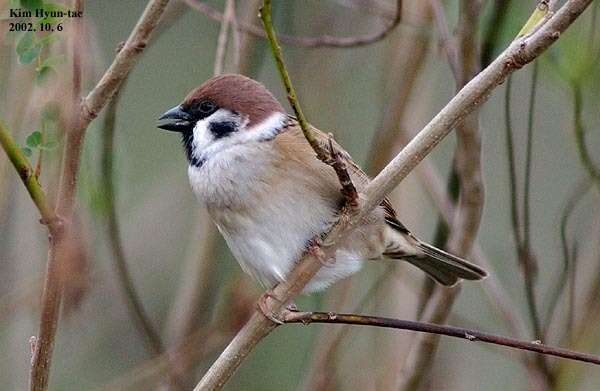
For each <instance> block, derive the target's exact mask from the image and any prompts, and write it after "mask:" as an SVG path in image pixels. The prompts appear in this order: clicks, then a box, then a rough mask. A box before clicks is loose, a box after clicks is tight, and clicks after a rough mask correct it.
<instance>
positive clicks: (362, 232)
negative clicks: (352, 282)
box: [158, 75, 486, 293]
mask: <svg viewBox="0 0 600 391" xmlns="http://www.w3.org/2000/svg"><path fill="white" fill-rule="evenodd" d="M159 120H160V121H162V122H161V123H160V124H159V125H158V127H159V128H162V129H166V130H171V131H176V132H180V133H181V135H182V138H183V145H184V148H185V152H186V155H187V159H188V161H189V167H188V176H189V180H190V184H191V186H192V189H193V191H194V193H195V194H196V196H197V198H198V199H199V200H200V201H201V202H202V203H203V204H204V205H206V207H207V209H208V212H209V214H210V216H211V217H212V219H213V220H214V222H215V224H216V225H217V227H218V229H219V231H220V232H221V234H222V235H223V237H224V238H225V241H226V242H227V244H228V246H229V248H230V250H231V252H232V253H233V255H234V256H235V258H236V259H237V260H238V262H239V263H240V265H241V267H242V269H244V271H245V272H247V273H249V274H251V275H252V276H254V277H255V278H256V279H258V280H259V281H260V282H261V283H262V284H264V285H265V286H266V287H269V288H270V287H272V286H273V285H275V284H276V283H278V282H281V281H283V280H285V278H286V276H287V275H288V273H289V272H290V271H291V269H292V268H293V266H294V263H295V262H296V261H297V260H298V259H300V257H301V255H302V253H303V252H304V251H305V250H306V249H307V246H308V244H309V242H310V240H311V239H312V238H314V237H316V236H318V235H320V234H322V233H323V232H325V231H326V230H327V229H328V228H329V227H330V226H331V224H333V223H334V222H335V220H336V213H337V211H338V208H339V207H340V205H341V203H342V201H343V198H342V195H341V193H340V184H339V181H338V179H337V176H336V175H335V173H334V171H333V169H332V168H331V167H329V166H327V165H325V164H324V163H322V162H321V161H320V160H318V159H317V158H316V156H315V153H314V151H313V150H312V148H311V147H310V145H309V144H308V142H307V141H306V139H305V138H304V136H303V134H302V131H301V129H300V126H299V125H298V122H297V121H296V119H295V118H294V117H292V116H289V115H288V114H287V113H286V112H285V110H284V109H283V107H282V106H281V104H280V103H279V102H278V101H277V100H276V99H275V98H274V97H273V95H272V94H271V93H270V92H269V91H268V90H267V89H266V88H265V87H264V86H263V85H262V84H260V83H258V82H256V81H254V80H252V79H249V78H247V77H244V76H241V75H221V76H216V77H213V78H212V79H210V80H208V81H206V82H205V83H204V84H202V85H201V86H200V87H198V88H196V89H195V90H193V91H192V92H191V93H190V94H189V95H188V96H187V97H186V98H185V100H184V101H183V103H181V104H180V105H178V106H176V107H174V108H172V109H171V110H169V111H167V112H166V113H164V114H163V115H162V116H161V117H160V118H159ZM312 131H313V132H314V134H315V135H316V137H317V138H318V139H319V140H320V141H321V142H322V143H323V145H326V143H327V140H328V138H327V136H326V135H325V134H324V133H323V132H321V131H319V130H318V129H316V128H312ZM337 148H338V149H339V151H340V153H341V154H342V156H343V158H344V159H345V160H346V162H347V166H348V171H349V173H350V176H351V178H352V180H353V182H354V184H355V186H356V188H357V190H358V191H360V190H361V189H363V188H364V187H365V185H366V184H367V183H368V182H369V178H368V177H367V175H366V174H365V173H364V172H363V171H362V170H361V169H360V168H359V167H358V166H357V165H356V164H355V163H354V162H353V161H352V158H351V157H350V155H349V154H348V153H346V152H345V151H344V150H342V149H341V148H340V147H339V146H337ZM382 257H385V258H392V259H402V260H405V261H407V262H409V263H411V264H413V265H415V266H417V267H418V268H420V269H421V270H423V271H424V272H425V273H427V274H428V275H429V276H430V277H432V278H433V279H434V280H435V281H437V282H439V283H441V284H443V285H454V284H456V283H457V282H458V280H459V279H467V280H479V279H482V278H484V277H485V276H486V272H485V271H484V270H482V269H481V268H479V267H478V266H475V265H473V264H471V263H469V262H467V261H465V260H463V259H460V258H458V257H456V256H454V255H451V254H448V253H446V252H444V251H442V250H439V249H437V248H435V247H433V246H431V245H429V244H427V243H424V242H422V241H420V240H419V239H417V238H416V237H415V236H414V235H413V234H412V233H410V231H408V229H406V227H404V225H403V224H402V223H401V222H400V221H398V219H397V218H396V215H395V212H394V209H393V208H392V206H391V204H390V203H389V201H388V200H385V201H384V202H383V203H382V204H381V206H380V207H378V208H377V209H376V210H374V211H373V212H372V213H371V214H370V215H369V216H368V217H367V218H365V219H364V220H363V221H362V222H361V224H360V227H358V228H357V229H356V230H354V231H353V232H352V233H351V234H350V235H349V236H348V237H346V238H345V239H344V240H343V241H342V242H341V243H340V245H339V249H338V250H337V252H336V257H335V261H334V262H331V263H328V264H326V265H324V266H323V267H322V268H321V270H320V271H319V272H318V273H317V274H316V276H315V277H314V278H313V279H312V280H311V281H310V282H309V283H308V285H306V287H305V289H304V292H305V293H307V292H314V291H319V290H322V289H324V288H326V287H327V286H329V285H331V284H332V283H334V282H336V281H338V280H340V279H342V278H344V277H347V276H349V275H351V274H353V273H355V272H357V271H358V270H359V269H360V267H361V265H362V263H363V261H364V260H374V259H381V258H382Z"/></svg>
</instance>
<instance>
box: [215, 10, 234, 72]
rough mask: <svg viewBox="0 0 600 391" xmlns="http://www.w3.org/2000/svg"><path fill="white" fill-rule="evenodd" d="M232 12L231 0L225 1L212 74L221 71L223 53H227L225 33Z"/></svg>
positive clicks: (223, 61)
mask: <svg viewBox="0 0 600 391" xmlns="http://www.w3.org/2000/svg"><path fill="white" fill-rule="evenodd" d="M233 13H234V10H233V0H227V2H226V3H225V14H224V15H223V21H222V22H221V28H220V30H219V37H218V38H217V51H216V53H215V66H214V68H213V69H214V70H213V75H214V76H216V75H220V74H221V73H223V65H224V64H225V55H226V54H227V40H228V34H227V33H228V32H229V25H230V24H231V21H232V17H233Z"/></svg>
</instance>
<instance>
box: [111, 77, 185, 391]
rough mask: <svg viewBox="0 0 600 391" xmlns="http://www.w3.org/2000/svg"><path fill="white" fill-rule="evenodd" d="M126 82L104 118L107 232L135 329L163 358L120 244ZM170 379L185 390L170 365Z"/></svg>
mask: <svg viewBox="0 0 600 391" xmlns="http://www.w3.org/2000/svg"><path fill="white" fill-rule="evenodd" d="M125 84H126V81H124V82H123V84H122V87H121V89H119V91H117V93H115V95H114V96H113V98H112V100H111V101H110V103H109V104H108V107H107V110H106V116H105V117H104V123H103V125H102V128H103V129H102V138H103V146H102V178H103V182H104V183H103V192H104V199H105V202H106V209H107V230H108V236H109V239H110V240H109V244H110V249H111V252H112V256H113V259H114V262H115V263H114V265H115V268H116V275H117V279H118V281H119V284H120V285H121V289H122V290H123V297H124V298H125V302H126V304H127V306H128V307H129V313H130V314H131V317H132V319H133V323H134V325H135V328H136V329H137V330H138V332H139V333H140V334H141V336H142V338H143V339H144V342H146V345H147V349H148V350H149V351H150V353H151V355H152V356H160V355H162V354H163V353H164V352H165V345H164V344H163V342H162V339H161V337H160V334H159V333H158V332H157V331H156V329H155V327H154V326H153V325H152V321H151V319H150V316H148V313H147V312H146V309H145V308H144V305H143V303H142V299H141V298H140V296H139V294H138V293H137V291H136V289H135V286H134V284H133V278H132V276H131V273H130V271H129V266H128V264H127V257H126V256H125V250H124V248H123V242H122V240H121V228H120V225H119V218H118V213H117V207H116V194H115V185H114V179H113V176H114V168H113V167H114V163H113V160H114V159H113V157H114V153H115V152H114V134H115V122H116V118H117V108H118V105H119V97H120V96H121V92H122V91H123V87H124V86H125ZM168 369H169V370H168V373H167V375H168V378H169V382H170V383H171V385H172V387H174V388H176V389H183V387H182V383H181V381H180V379H178V377H177V373H176V372H175V370H174V369H173V367H172V365H168Z"/></svg>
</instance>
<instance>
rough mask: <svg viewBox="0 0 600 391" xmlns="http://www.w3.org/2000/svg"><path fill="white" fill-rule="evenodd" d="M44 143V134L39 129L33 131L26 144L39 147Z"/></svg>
mask: <svg viewBox="0 0 600 391" xmlns="http://www.w3.org/2000/svg"><path fill="white" fill-rule="evenodd" d="M41 143H42V134H41V133H40V132H39V131H37V130H36V131H35V132H32V133H31V134H30V135H29V136H27V139H26V140H25V144H27V146H28V147H30V148H37V147H38V146H39V145H40V144H41Z"/></svg>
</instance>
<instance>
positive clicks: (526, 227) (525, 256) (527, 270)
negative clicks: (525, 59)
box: [518, 61, 544, 338]
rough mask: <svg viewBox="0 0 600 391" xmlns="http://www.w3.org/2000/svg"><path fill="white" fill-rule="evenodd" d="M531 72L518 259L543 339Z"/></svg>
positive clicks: (535, 328)
mask: <svg viewBox="0 0 600 391" xmlns="http://www.w3.org/2000/svg"><path fill="white" fill-rule="evenodd" d="M532 65H533V71H532V74H531V88H530V95H529V108H528V114H527V141H526V148H525V177H524V179H523V182H524V183H523V230H522V233H523V237H522V240H521V243H519V248H518V250H519V258H520V262H521V264H522V265H523V274H524V280H525V291H526V294H527V295H526V296H527V303H528V306H529V315H530V317H531V323H532V325H533V331H534V336H535V338H543V337H544V335H543V330H542V324H541V320H540V316H539V310H538V305H537V298H536V297H535V286H536V277H537V262H536V257H535V255H534V253H533V249H532V248H531V223H530V220H531V218H530V215H531V208H530V206H529V199H530V188H531V160H532V153H531V152H532V147H533V119H534V114H535V95H536V90H537V79H538V78H537V74H538V62H537V61H534V62H533V64H532Z"/></svg>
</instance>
